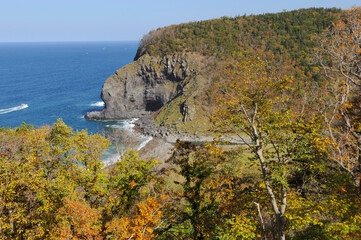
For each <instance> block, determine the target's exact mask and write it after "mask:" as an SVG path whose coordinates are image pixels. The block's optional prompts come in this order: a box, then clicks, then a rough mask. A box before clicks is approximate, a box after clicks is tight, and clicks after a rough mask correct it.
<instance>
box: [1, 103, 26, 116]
mask: <svg viewBox="0 0 361 240" xmlns="http://www.w3.org/2000/svg"><path fill="white" fill-rule="evenodd" d="M28 107H29V106H28V105H27V104H21V105H20V106H16V107H12V108H6V109H0V114H6V113H10V112H14V111H19V110H22V109H25V108H28Z"/></svg>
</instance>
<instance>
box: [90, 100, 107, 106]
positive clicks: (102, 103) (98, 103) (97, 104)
mask: <svg viewBox="0 0 361 240" xmlns="http://www.w3.org/2000/svg"><path fill="white" fill-rule="evenodd" d="M90 106H92V107H104V102H103V101H101V102H96V103H92V104H90Z"/></svg>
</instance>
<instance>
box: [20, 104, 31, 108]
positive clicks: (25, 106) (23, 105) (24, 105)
mask: <svg viewBox="0 0 361 240" xmlns="http://www.w3.org/2000/svg"><path fill="white" fill-rule="evenodd" d="M20 107H21V108H27V107H29V106H28V104H21V105H20Z"/></svg>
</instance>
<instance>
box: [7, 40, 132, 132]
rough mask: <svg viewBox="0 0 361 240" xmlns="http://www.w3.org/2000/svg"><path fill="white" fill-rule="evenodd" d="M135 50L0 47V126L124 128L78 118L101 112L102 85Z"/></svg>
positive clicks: (86, 45)
mask: <svg viewBox="0 0 361 240" xmlns="http://www.w3.org/2000/svg"><path fill="white" fill-rule="evenodd" d="M137 47H138V42H76V43H75V42H74V43H0V128H1V127H8V126H9V127H17V126H19V125H20V124H21V123H22V122H25V123H27V124H33V125H34V126H35V127H38V126H41V125H44V124H49V125H51V124H52V123H54V122H55V121H56V120H57V119H58V118H62V119H63V121H64V122H65V123H66V124H67V125H69V126H71V127H72V128H74V129H78V130H81V129H88V131H89V132H92V133H96V132H102V131H104V129H106V128H109V127H116V128H118V127H121V126H122V125H124V124H127V123H126V122H124V121H118V122H99V121H88V120H85V119H84V118H83V116H84V115H85V113H86V112H88V111H92V110H101V109H102V108H103V102H102V101H101V99H100V92H101V88H102V84H103V83H104V81H105V80H106V78H107V77H109V76H110V75H112V74H114V72H115V70H117V69H119V68H120V67H122V66H124V65H126V64H128V63H130V62H132V61H133V58H134V56H135V54H136V50H137ZM25 104H27V106H26V105H25Z"/></svg>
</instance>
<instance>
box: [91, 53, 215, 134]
mask: <svg viewBox="0 0 361 240" xmlns="http://www.w3.org/2000/svg"><path fill="white" fill-rule="evenodd" d="M209 59H210V58H205V57H202V56H199V55H198V54H196V53H184V54H174V55H167V56H163V57H159V56H149V55H148V54H145V55H143V56H141V57H140V58H139V59H137V60H136V61H134V62H132V63H130V64H128V65H126V66H124V67H123V68H121V69H119V70H117V71H116V73H115V74H114V75H112V76H110V77H109V78H108V79H107V80H106V81H105V83H104V84H103V88H102V92H101V98H102V100H103V101H104V103H105V107H104V109H103V110H102V111H100V112H89V113H87V114H86V116H85V118H86V119H93V120H116V119H129V118H139V117H149V113H155V114H153V115H152V116H153V117H155V120H156V122H157V123H158V125H162V126H163V127H164V128H169V131H172V130H173V131H174V130H176V131H177V133H178V131H179V130H180V129H178V128H177V125H179V123H182V124H183V125H184V124H185V123H187V122H190V121H192V120H193V118H194V116H195V113H196V112H197V116H199V115H202V118H204V117H205V115H206V112H204V111H203V112H202V110H200V109H198V108H199V106H200V105H199V106H197V104H195V103H196V102H197V100H196V99H197V98H199V95H200V94H201V92H202V91H200V90H201V89H203V88H204V87H207V86H209V83H210V79H209V78H204V76H203V75H204V74H203V72H204V69H205V68H206V67H205V64H207V63H208V62H210V60H209ZM143 127H146V126H144V125H143ZM181 129H182V128H181ZM148 131H149V130H148Z"/></svg>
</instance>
